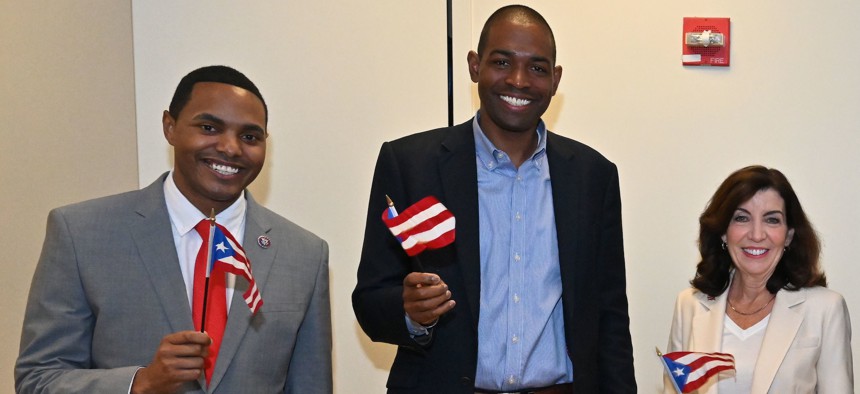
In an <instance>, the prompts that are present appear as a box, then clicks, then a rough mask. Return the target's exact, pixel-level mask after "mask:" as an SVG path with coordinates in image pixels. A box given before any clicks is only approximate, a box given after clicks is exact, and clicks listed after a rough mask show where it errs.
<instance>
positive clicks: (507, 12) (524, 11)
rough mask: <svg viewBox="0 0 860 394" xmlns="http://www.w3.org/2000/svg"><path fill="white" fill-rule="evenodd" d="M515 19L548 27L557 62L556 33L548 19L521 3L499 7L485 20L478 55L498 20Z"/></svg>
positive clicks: (479, 39)
mask: <svg viewBox="0 0 860 394" xmlns="http://www.w3.org/2000/svg"><path fill="white" fill-rule="evenodd" d="M505 19H507V20H514V21H520V22H530V23H537V24H539V25H541V26H543V27H545V28H546V31H547V32H549V37H550V39H551V40H552V62H553V63H555V54H556V52H555V35H554V34H553V33H552V28H550V27H549V23H547V21H546V19H544V17H543V16H542V15H541V14H540V13H538V12H537V11H535V10H534V9H532V8H530V7H526V6H524V5H520V4H514V5H508V6H504V7H502V8H499V9H498V10H496V11H495V12H493V14H492V15H490V17H489V18H487V21H486V22H484V28H483V29H481V36H480V38H478V57H480V56H481V54H482V53H483V51H484V48H486V47H487V40H488V39H489V35H490V28H491V27H492V26H493V25H494V24H495V23H496V22H498V21H501V20H505Z"/></svg>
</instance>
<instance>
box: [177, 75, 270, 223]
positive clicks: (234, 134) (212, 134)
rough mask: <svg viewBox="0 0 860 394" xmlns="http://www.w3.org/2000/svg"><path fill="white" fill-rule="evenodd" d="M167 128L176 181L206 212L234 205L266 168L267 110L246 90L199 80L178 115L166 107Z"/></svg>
mask: <svg viewBox="0 0 860 394" xmlns="http://www.w3.org/2000/svg"><path fill="white" fill-rule="evenodd" d="M162 127H163V129H164V137H165V138H167V141H168V142H169V143H170V145H172V146H173V150H174V162H175V163H174V166H175V167H174V172H173V180H174V181H175V182H176V186H177V187H178V188H179V191H180V192H182V194H183V195H184V196H185V197H186V198H188V200H189V201H190V202H191V203H192V204H193V205H194V206H195V207H196V208H197V209H199V210H200V212H203V213H204V214H205V215H209V213H210V210H211V209H213V208H214V209H215V211H216V212H221V211H223V210H224V209H225V208H227V207H229V206H230V204H232V203H233V202H234V201H236V199H237V198H239V196H240V195H241V193H242V191H243V190H244V189H245V187H247V186H248V185H249V184H251V182H253V181H254V179H255V178H256V177H257V175H258V174H259V173H260V170H261V169H262V168H263V162H264V161H265V158H266V137H267V136H268V135H267V132H266V113H265V109H264V107H263V103H262V101H260V99H259V98H257V96H255V95H254V94H252V93H251V92H249V91H247V90H245V89H242V88H239V87H236V86H233V85H228V84H224V83H217V82H199V83H197V84H195V85H194V88H193V90H192V91H191V98H190V100H189V101H188V103H187V104H186V105H185V107H184V108H182V110H181V112H180V113H179V116H178V117H177V118H176V119H174V118H173V117H172V116H170V114H169V113H168V112H167V111H164V115H163V116H162Z"/></svg>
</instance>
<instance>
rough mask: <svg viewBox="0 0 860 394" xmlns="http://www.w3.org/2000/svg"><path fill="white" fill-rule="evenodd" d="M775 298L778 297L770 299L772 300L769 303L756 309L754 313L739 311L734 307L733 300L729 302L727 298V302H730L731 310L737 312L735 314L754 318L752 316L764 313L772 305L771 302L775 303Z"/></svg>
mask: <svg viewBox="0 0 860 394" xmlns="http://www.w3.org/2000/svg"><path fill="white" fill-rule="evenodd" d="M775 298H776V295H774V296H773V297H770V300H768V301H767V303H766V304H764V306H762V307H761V308H758V309H756V310H755V311H754V312H741V311H739V310H737V309H735V306H734V305H732V301H731V300H729V298H728V297H726V301H728V302H729V308H732V310H733V311H735V313H737V314H739V315H742V316H752V315H755V314H756V313H759V312H761V311H763V310H764V308H767V306H768V305H770V303H771V302H773V300H774V299H775Z"/></svg>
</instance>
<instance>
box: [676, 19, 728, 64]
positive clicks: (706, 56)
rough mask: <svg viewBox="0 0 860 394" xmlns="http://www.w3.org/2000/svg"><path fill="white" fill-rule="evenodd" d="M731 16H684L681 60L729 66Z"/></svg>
mask: <svg viewBox="0 0 860 394" xmlns="http://www.w3.org/2000/svg"><path fill="white" fill-rule="evenodd" d="M729 24H730V23H729V18H684V36H683V38H682V40H683V43H682V55H681V62H682V63H683V64H684V65H685V66H720V67H728V66H729Z"/></svg>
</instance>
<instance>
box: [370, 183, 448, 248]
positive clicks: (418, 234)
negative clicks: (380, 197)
mask: <svg viewBox="0 0 860 394" xmlns="http://www.w3.org/2000/svg"><path fill="white" fill-rule="evenodd" d="M382 221H383V222H385V225H386V226H388V229H389V230H391V233H392V234H394V236H395V237H397V240H398V241H400V245H401V246H402V247H403V250H405V251H406V254H408V255H409V256H416V255H418V254H419V253H421V252H423V251H424V250H425V249H438V248H441V247H444V246H447V245H449V244H451V243H452V242H454V238H455V232H454V227H455V226H454V225H455V220H454V214H452V213H451V211H449V210H448V209H447V208H445V206H444V205H442V203H441V202H439V200H437V199H436V197H433V196H429V197H424V198H423V199H422V200H421V201H418V202H417V203H415V204H414V205H412V206H411V207H409V208H406V209H405V210H403V212H401V213H400V214H399V215H397V214H396V211H394V209H393V207H391V208H387V209H386V210H385V211H383V212H382Z"/></svg>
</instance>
